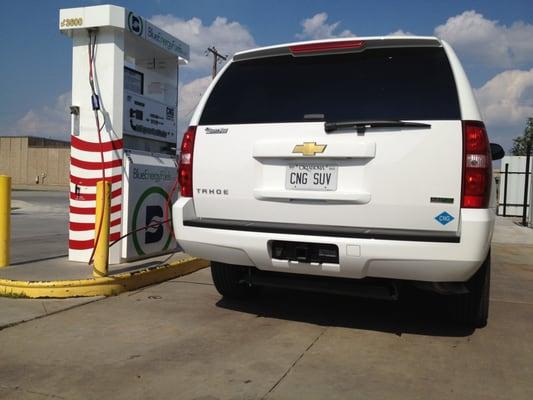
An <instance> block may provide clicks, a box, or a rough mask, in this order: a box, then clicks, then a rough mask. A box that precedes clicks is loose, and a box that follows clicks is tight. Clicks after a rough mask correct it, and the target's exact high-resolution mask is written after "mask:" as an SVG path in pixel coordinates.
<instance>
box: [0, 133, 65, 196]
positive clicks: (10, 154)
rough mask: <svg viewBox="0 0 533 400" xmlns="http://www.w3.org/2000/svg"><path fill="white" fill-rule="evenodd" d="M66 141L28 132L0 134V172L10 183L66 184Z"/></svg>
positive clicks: (34, 184) (33, 184)
mask: <svg viewBox="0 0 533 400" xmlns="http://www.w3.org/2000/svg"><path fill="white" fill-rule="evenodd" d="M69 166H70V143H69V142H63V141H60V140H53V139H45V138H37V137H31V136H2V137H0V175H9V176H11V182H12V185H14V186H15V185H32V186H63V187H65V188H67V187H68V186H69Z"/></svg>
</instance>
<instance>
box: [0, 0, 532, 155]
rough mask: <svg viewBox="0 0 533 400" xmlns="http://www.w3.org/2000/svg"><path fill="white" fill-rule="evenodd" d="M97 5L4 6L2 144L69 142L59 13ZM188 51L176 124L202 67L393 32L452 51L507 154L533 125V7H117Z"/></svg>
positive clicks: (202, 2)
mask: <svg viewBox="0 0 533 400" xmlns="http://www.w3.org/2000/svg"><path fill="white" fill-rule="evenodd" d="M98 3H100V2H97V1H42V0H41V1H24V0H19V1H17V2H14V1H9V2H6V3H4V4H3V18H2V19H3V21H2V25H1V26H0V33H1V37H2V40H1V41H0V48H1V51H2V52H1V54H2V62H1V63H0V77H1V78H0V79H1V87H2V96H1V98H0V106H1V107H0V134H2V135H6V134H21V135H22V134H30V135H39V136H49V137H59V138H63V139H67V138H68V136H67V134H66V131H67V127H68V113H67V110H66V106H67V105H68V104H69V96H70V93H69V91H70V84H71V80H70V79H71V41H70V39H68V38H67V37H65V36H62V35H61V34H60V33H59V31H58V29H57V26H58V10H59V9H60V8H67V7H79V6H85V5H93V4H98ZM113 4H117V5H121V6H125V7H127V8H130V9H132V10H135V11H136V12H138V13H139V14H141V15H144V16H145V17H147V18H150V19H152V20H153V21H154V22H156V23H157V24H159V25H162V26H163V28H165V29H166V30H168V31H169V32H171V33H173V34H175V35H176V36H178V37H179V38H181V39H182V40H184V41H186V42H188V43H190V44H191V50H192V54H193V59H192V62H191V64H190V65H189V66H187V67H185V68H184V69H183V71H182V74H181V77H182V81H181V82H180V84H181V92H182V96H181V97H182V101H181V104H180V106H179V109H180V114H181V119H182V121H181V123H182V125H183V124H186V119H187V118H188V116H190V110H191V109H192V108H193V107H194V105H195V103H196V101H197V100H198V98H199V96H200V95H201V93H202V92H203V90H205V87H206V86H207V84H208V83H209V78H208V75H209V59H207V58H206V57H205V56H204V55H203V52H204V50H205V48H206V47H207V46H209V45H216V47H217V48H218V49H220V50H221V52H223V53H228V54H232V53H233V52H235V51H238V50H242V49H245V48H249V47H253V46H257V45H269V44H275V43H280V42H287V41H295V40H299V39H313V38H323V37H335V36H346V35H352V34H353V35H357V36H369V35H385V34H390V33H393V32H398V31H400V32H399V33H402V32H403V33H413V34H417V35H435V34H437V35H439V36H441V37H443V38H444V39H446V40H447V41H448V42H450V43H451V44H452V46H453V47H454V48H455V49H456V51H457V53H458V55H459V57H460V59H461V61H462V62H463V65H464V66H465V69H466V71H467V74H468V76H469V79H470V81H471V83H472V86H473V87H474V88H475V89H476V96H477V99H478V103H479V104H480V108H481V109H482V112H483V114H484V115H485V119H486V122H487V125H488V128H489V134H490V136H491V138H492V140H493V141H499V142H501V143H502V144H503V145H504V147H506V148H509V147H510V145H511V143H512V138H513V137H515V136H517V135H520V134H521V133H522V131H523V127H524V125H525V118H526V117H528V116H532V117H533V1H531V0H523V1H513V0H507V1H501V0H499V1H450V0H449V1H427V0H426V1H409V2H408V1H378V0H375V1H319V0H307V1H289V0H285V1H279V0H269V1H244V0H233V1H231V0H221V1H208V0H194V1H192V0H189V1H175V0H174V1H170V0H159V1H156V0H154V1H150V0H145V1H115V2H113Z"/></svg>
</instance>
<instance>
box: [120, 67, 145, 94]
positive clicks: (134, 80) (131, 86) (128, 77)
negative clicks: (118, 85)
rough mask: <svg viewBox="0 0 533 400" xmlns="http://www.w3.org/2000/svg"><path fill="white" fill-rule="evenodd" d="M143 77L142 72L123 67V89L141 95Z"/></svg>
mask: <svg viewBox="0 0 533 400" xmlns="http://www.w3.org/2000/svg"><path fill="white" fill-rule="evenodd" d="M143 86H144V75H143V74H142V72H139V71H135V70H134V69H131V68H128V67H124V89H125V90H129V91H130V92H133V93H137V94H143Z"/></svg>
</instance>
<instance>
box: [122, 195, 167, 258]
mask: <svg viewBox="0 0 533 400" xmlns="http://www.w3.org/2000/svg"><path fill="white" fill-rule="evenodd" d="M154 197H155V200H154V201H152V202H151V204H149V203H148V202H149V201H150V200H151V199H154ZM159 197H162V198H163V200H164V203H163V204H164V205H163V207H166V204H167V202H168V193H167V192H166V191H165V190H164V189H162V188H161V187H159V186H152V187H150V188H148V189H146V190H145V191H144V192H143V193H142V194H141V196H140V197H139V200H138V201H137V203H136V204H135V208H134V210H133V215H132V219H131V230H132V232H133V234H132V240H133V246H134V247H135V251H137V254H138V255H140V256H143V255H146V251H148V249H146V248H144V249H143V247H145V246H147V245H148V246H150V247H151V249H150V250H149V252H150V253H152V252H153V253H157V252H162V251H165V250H167V249H168V246H169V245H170V242H171V241H172V235H171V232H170V231H169V232H167V235H166V236H167V237H166V240H165V238H164V236H165V223H162V224H160V225H157V226H154V227H151V228H147V229H142V230H139V231H138V232H137V229H138V226H141V227H142V226H147V225H151V224H154V225H155V224H156V223H157V222H162V221H163V218H164V211H163V207H162V206H161V205H160V204H161V199H160V198H159ZM141 211H144V212H141ZM143 214H144V215H143ZM169 214H170V215H169V218H171V219H172V210H170V213H169ZM139 216H144V221H141V223H139V222H138V219H139ZM142 235H144V240H142ZM139 236H141V240H140V238H139ZM141 243H142V245H141ZM157 243H163V246H162V247H161V248H159V249H157V250H156V249H154V246H155V244H157Z"/></svg>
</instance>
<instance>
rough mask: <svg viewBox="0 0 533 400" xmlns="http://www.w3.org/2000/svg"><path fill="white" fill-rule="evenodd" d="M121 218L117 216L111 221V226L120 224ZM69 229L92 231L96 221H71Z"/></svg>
mask: <svg viewBox="0 0 533 400" xmlns="http://www.w3.org/2000/svg"><path fill="white" fill-rule="evenodd" d="M120 221H121V219H120V218H117V219H115V220H113V221H111V222H110V224H109V226H117V225H120ZM69 229H70V230H71V231H77V232H81V231H92V230H94V222H70V223H69Z"/></svg>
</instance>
